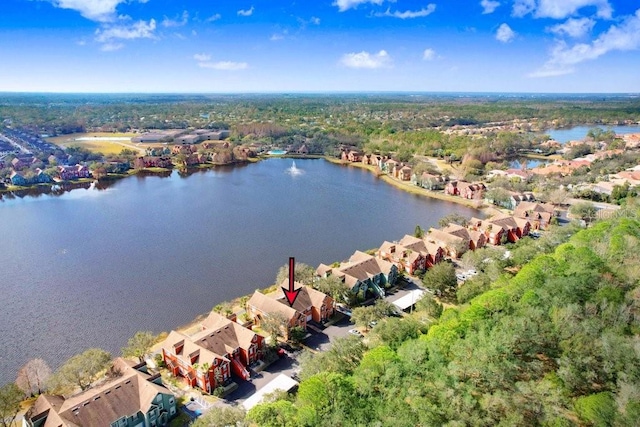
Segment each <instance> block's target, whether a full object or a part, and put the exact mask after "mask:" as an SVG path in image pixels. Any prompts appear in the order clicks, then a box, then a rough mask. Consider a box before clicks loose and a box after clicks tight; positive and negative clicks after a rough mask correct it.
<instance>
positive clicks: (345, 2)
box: [333, 0, 384, 12]
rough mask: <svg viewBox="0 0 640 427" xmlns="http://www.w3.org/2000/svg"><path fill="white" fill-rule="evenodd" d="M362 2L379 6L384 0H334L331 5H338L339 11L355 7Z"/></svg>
mask: <svg viewBox="0 0 640 427" xmlns="http://www.w3.org/2000/svg"><path fill="white" fill-rule="evenodd" d="M364 3H372V4H377V5H378V6H379V5H381V4H382V3H384V0H336V1H335V3H333V5H334V6H338V10H339V11H340V12H344V11H346V10H349V9H353V8H356V7H358V6H359V5H361V4H364Z"/></svg>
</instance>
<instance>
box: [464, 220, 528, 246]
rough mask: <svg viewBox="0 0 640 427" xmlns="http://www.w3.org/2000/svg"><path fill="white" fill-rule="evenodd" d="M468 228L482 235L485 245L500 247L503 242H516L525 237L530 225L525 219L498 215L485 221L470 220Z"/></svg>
mask: <svg viewBox="0 0 640 427" xmlns="http://www.w3.org/2000/svg"><path fill="white" fill-rule="evenodd" d="M469 228H470V229H472V230H475V231H481V232H482V233H484V235H485V236H486V238H487V243H490V244H492V245H501V244H502V243H503V242H511V243H514V242H517V241H518V240H520V238H522V237H523V236H527V235H528V234H529V231H530V229H531V223H530V222H529V220H527V219H523V218H518V217H515V216H511V215H498V216H495V217H492V218H489V219H486V220H480V219H477V218H472V219H471V221H470V222H469Z"/></svg>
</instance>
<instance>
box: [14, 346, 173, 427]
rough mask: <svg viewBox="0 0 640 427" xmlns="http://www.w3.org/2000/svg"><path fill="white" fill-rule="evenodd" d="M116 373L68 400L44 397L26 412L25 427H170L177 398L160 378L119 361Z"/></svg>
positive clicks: (116, 363) (127, 362) (43, 395)
mask: <svg viewBox="0 0 640 427" xmlns="http://www.w3.org/2000/svg"><path fill="white" fill-rule="evenodd" d="M112 371H113V372H115V373H117V374H116V375H114V376H113V378H111V379H109V380H108V381H107V382H104V383H102V384H99V385H97V386H96V387H94V388H91V389H89V390H86V391H84V392H82V393H80V394H76V395H75V396H72V397H70V398H68V399H65V398H64V397H62V396H53V395H48V394H41V395H40V396H39V397H38V398H37V399H36V401H35V402H34V404H33V406H32V407H31V408H29V410H28V411H27V412H26V414H25V416H24V419H23V421H22V425H23V426H24V427H49V426H51V427H79V426H91V427H152V426H167V425H169V420H171V419H172V418H173V417H174V416H175V415H176V413H177V410H176V398H175V396H174V395H173V393H171V391H169V390H168V389H167V388H166V387H164V385H163V384H162V379H161V377H160V374H155V375H150V374H149V373H148V371H147V366H146V364H145V363H138V364H135V363H132V362H129V361H126V360H124V359H121V358H118V359H116V360H115V361H114V362H113V369H112Z"/></svg>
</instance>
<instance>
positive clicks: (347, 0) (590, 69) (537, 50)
mask: <svg viewBox="0 0 640 427" xmlns="http://www.w3.org/2000/svg"><path fill="white" fill-rule="evenodd" d="M0 57H1V58H2V59H3V61H2V63H1V65H0V91H34V92H333V91H438V92H440V91H444V92H450V91H456V92H469V91H473V92H633V93H638V92H640V1H636V0H633V1H631V0H616V1H612V0H509V1H507V0H432V1H431V0H427V1H415V0H395V1H389V0H329V1H323V0H315V1H312V0H295V1H291V0H290V1H283V0H238V1H221V0H207V1H202V0H200V1H195V0H178V1H176V0H2V13H1V14H0Z"/></svg>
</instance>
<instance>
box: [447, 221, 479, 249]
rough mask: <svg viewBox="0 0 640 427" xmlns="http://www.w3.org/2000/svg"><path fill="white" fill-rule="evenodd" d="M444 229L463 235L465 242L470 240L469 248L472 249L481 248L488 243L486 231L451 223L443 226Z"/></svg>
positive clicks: (455, 234)
mask: <svg viewBox="0 0 640 427" xmlns="http://www.w3.org/2000/svg"><path fill="white" fill-rule="evenodd" d="M442 231H443V232H445V233H449V234H451V235H453V236H458V237H461V238H462V239H464V241H465V242H468V246H469V249H470V250H472V251H475V250H476V249H480V248H482V247H484V246H485V245H486V244H487V237H486V236H485V235H484V233H482V232H480V231H476V230H469V229H467V228H465V227H462V226H461V225H458V224H453V223H450V224H449V225H447V226H446V227H445V228H443V229H442Z"/></svg>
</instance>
